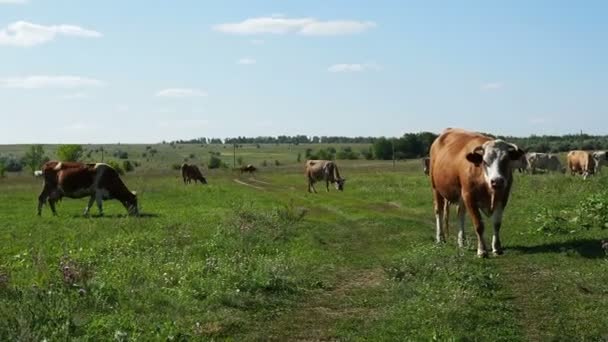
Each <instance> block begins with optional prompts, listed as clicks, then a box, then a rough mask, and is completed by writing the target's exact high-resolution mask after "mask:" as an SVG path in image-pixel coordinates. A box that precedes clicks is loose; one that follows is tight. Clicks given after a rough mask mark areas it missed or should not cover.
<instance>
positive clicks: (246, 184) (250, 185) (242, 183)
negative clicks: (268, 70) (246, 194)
mask: <svg viewBox="0 0 608 342" xmlns="http://www.w3.org/2000/svg"><path fill="white" fill-rule="evenodd" d="M233 181H235V182H236V183H238V184H241V185H245V186H248V187H251V188H254V189H258V190H266V189H265V188H262V187H260V186H256V185H253V184H249V183H245V182H243V181H242V180H240V179H238V178H235V179H233Z"/></svg>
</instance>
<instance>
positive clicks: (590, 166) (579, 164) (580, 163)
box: [567, 150, 595, 179]
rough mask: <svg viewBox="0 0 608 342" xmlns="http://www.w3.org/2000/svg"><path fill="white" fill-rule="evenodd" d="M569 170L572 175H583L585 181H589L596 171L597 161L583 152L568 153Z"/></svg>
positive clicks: (589, 154)
mask: <svg viewBox="0 0 608 342" xmlns="http://www.w3.org/2000/svg"><path fill="white" fill-rule="evenodd" d="M567 160H568V170H570V174H572V175H574V174H577V173H578V174H580V175H583V179H587V177H589V176H590V175H592V174H593V173H594V171H595V161H594V160H593V156H592V155H591V153H589V152H587V151H582V150H575V151H570V152H568V156H567Z"/></svg>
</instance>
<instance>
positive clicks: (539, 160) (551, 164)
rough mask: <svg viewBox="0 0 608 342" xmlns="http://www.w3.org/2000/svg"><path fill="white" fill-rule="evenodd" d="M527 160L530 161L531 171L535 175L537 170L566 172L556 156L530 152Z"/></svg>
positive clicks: (527, 154)
mask: <svg viewBox="0 0 608 342" xmlns="http://www.w3.org/2000/svg"><path fill="white" fill-rule="evenodd" d="M525 158H526V159H527V161H528V167H529V170H530V172H531V173H533V174H534V173H536V171H537V170H543V171H559V172H564V171H565V170H564V168H563V166H562V163H561V162H560V161H559V158H558V157H557V156H556V155H554V154H549V153H539V152H530V153H526V156H525Z"/></svg>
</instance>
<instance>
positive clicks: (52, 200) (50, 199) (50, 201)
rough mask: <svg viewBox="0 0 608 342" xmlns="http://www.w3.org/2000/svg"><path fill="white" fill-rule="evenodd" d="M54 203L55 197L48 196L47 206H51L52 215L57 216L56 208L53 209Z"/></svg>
mask: <svg viewBox="0 0 608 342" xmlns="http://www.w3.org/2000/svg"><path fill="white" fill-rule="evenodd" d="M55 203H57V199H55V198H49V207H51V211H52V212H53V215H54V216H57V210H56V209H55Z"/></svg>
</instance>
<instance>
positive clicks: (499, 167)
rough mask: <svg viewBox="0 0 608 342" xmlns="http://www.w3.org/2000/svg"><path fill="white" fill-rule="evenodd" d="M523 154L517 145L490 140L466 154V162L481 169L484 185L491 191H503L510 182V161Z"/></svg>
mask: <svg viewBox="0 0 608 342" xmlns="http://www.w3.org/2000/svg"><path fill="white" fill-rule="evenodd" d="M524 154H525V152H524V151H523V150H521V149H520V148H519V147H517V145H514V144H510V143H507V142H505V141H503V140H500V139H497V140H490V141H487V142H485V143H484V144H483V145H480V146H477V147H476V148H474V149H473V151H471V152H469V153H468V154H467V160H468V161H470V162H471V163H473V164H475V166H477V167H481V168H482V169H483V175H484V178H485V180H486V183H488V185H489V186H490V187H491V188H492V190H495V191H496V190H498V191H500V190H504V189H505V188H506V187H507V186H508V184H509V181H510V180H511V172H512V170H511V161H513V160H518V159H519V158H521V156H522V155H524Z"/></svg>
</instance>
